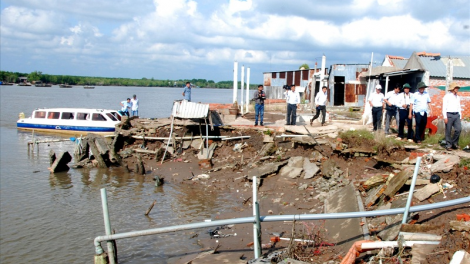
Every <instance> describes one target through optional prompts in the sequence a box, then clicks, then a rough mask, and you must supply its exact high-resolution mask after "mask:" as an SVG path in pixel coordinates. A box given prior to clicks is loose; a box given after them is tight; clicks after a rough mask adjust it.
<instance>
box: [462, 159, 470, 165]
mask: <svg viewBox="0 0 470 264" xmlns="http://www.w3.org/2000/svg"><path fill="white" fill-rule="evenodd" d="M459 166H460V167H465V166H466V167H470V159H461V160H460V163H459Z"/></svg>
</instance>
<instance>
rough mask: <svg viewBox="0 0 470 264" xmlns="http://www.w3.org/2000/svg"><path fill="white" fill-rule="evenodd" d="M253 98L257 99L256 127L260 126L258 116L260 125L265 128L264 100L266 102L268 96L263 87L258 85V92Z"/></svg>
mask: <svg viewBox="0 0 470 264" xmlns="http://www.w3.org/2000/svg"><path fill="white" fill-rule="evenodd" d="M253 98H254V99H255V126H257V125H258V116H259V120H260V123H259V124H260V125H261V126H264V124H263V117H264V100H266V94H265V93H264V91H263V85H258V90H257V91H256V92H255V94H254V96H253Z"/></svg>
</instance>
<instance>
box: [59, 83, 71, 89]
mask: <svg viewBox="0 0 470 264" xmlns="http://www.w3.org/2000/svg"><path fill="white" fill-rule="evenodd" d="M59 87H60V88H72V87H73V86H72V85H70V84H66V83H64V84H59Z"/></svg>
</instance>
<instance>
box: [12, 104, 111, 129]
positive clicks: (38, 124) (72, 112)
mask: <svg viewBox="0 0 470 264" xmlns="http://www.w3.org/2000/svg"><path fill="white" fill-rule="evenodd" d="M80 115H81V116H82V118H78V117H77V116H80ZM118 115H119V113H118V112H117V111H115V110H101V109H97V110H94V109H73V108H54V109H36V110H34V111H33V114H32V115H31V116H32V117H29V118H24V114H22V113H21V114H20V119H19V120H18V121H17V122H16V127H17V128H18V129H19V130H34V131H38V132H53V133H65V134H87V133H98V134H114V131H115V130H116V125H117V124H119V123H120V121H119V119H120V116H118ZM83 116H87V117H83ZM92 116H93V117H92ZM46 117H49V118H46Z"/></svg>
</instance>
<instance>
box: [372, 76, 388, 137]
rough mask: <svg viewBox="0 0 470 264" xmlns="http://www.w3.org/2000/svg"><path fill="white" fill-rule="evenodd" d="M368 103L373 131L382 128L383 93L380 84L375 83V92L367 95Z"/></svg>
mask: <svg viewBox="0 0 470 264" xmlns="http://www.w3.org/2000/svg"><path fill="white" fill-rule="evenodd" d="M369 104H370V106H371V107H372V123H373V125H374V131H377V129H379V130H380V129H382V110H383V108H384V105H385V104H384V94H383V93H382V86H381V85H380V84H377V85H376V86H375V92H374V93H372V94H371V95H370V96H369Z"/></svg>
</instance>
